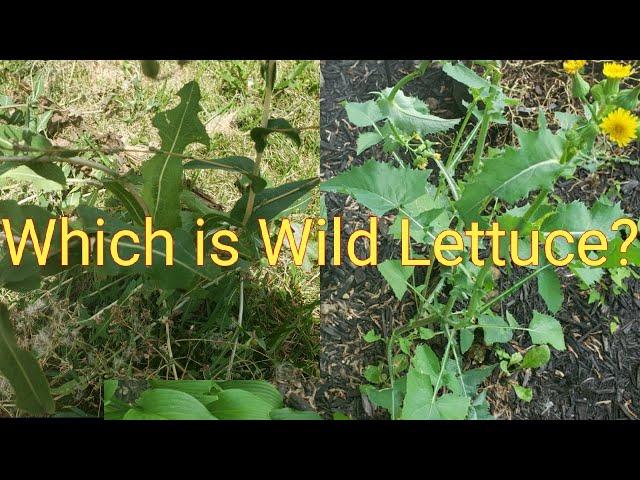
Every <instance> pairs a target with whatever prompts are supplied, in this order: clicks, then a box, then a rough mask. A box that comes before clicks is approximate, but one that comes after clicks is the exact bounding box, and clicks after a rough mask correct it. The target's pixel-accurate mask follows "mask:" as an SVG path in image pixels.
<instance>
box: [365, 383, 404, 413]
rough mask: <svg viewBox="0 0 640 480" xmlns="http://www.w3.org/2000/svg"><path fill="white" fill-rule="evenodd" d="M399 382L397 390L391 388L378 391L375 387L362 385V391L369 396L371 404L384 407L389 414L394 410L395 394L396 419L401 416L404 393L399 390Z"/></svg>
mask: <svg viewBox="0 0 640 480" xmlns="http://www.w3.org/2000/svg"><path fill="white" fill-rule="evenodd" d="M398 383H399V381H396V384H395V387H396V388H395V390H392V389H391V388H383V389H381V390H378V389H377V388H376V387H374V386H373V385H361V387H360V390H361V391H362V392H363V393H364V394H366V395H367V397H368V398H369V400H370V401H371V403H373V404H374V405H375V406H376V407H382V408H384V409H386V410H387V411H388V412H391V409H392V408H393V401H392V400H393V399H392V394H393V392H395V407H396V417H399V416H400V413H401V412H400V408H401V405H402V398H401V394H402V392H401V391H400V389H399V388H398Z"/></svg>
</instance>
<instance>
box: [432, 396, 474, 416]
mask: <svg viewBox="0 0 640 480" xmlns="http://www.w3.org/2000/svg"><path fill="white" fill-rule="evenodd" d="M470 406H471V400H470V399H469V397H463V396H459V395H454V394H452V393H445V394H444V395H442V396H441V397H439V398H438V399H437V400H436V402H435V405H434V409H435V410H437V412H438V417H439V419H442V420H464V419H465V418H467V414H468V413H469V407H470Z"/></svg>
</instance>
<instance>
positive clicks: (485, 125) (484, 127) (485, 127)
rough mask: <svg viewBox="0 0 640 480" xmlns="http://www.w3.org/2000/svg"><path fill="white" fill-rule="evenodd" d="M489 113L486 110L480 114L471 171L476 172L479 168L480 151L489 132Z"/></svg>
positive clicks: (482, 149) (482, 150)
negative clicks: (480, 121) (479, 124)
mask: <svg viewBox="0 0 640 480" xmlns="http://www.w3.org/2000/svg"><path fill="white" fill-rule="evenodd" d="M489 123H490V121H489V114H488V113H487V112H486V109H485V113H484V115H483V116H482V124H481V126H480V135H479V136H478V144H477V145H476V151H475V153H474V154H473V166H472V167H471V168H472V171H473V172H477V171H478V169H479V168H480V158H481V157H482V152H484V144H485V142H486V141H487V134H488V133H489Z"/></svg>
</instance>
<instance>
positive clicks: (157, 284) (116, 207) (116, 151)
mask: <svg viewBox="0 0 640 480" xmlns="http://www.w3.org/2000/svg"><path fill="white" fill-rule="evenodd" d="M314 66H315V64H314V63H312V62H299V63H296V64H294V65H291V64H290V63H287V65H286V69H285V70H284V72H283V73H281V74H280V75H277V73H276V63H275V62H274V61H270V62H267V63H266V64H265V65H264V66H263V67H262V70H263V75H262V77H261V78H260V77H258V78H255V68H254V67H255V62H253V63H252V62H223V63H219V62H196V63H194V64H193V65H190V66H189V69H190V70H189V72H192V73H194V75H195V77H196V78H197V79H198V81H188V82H185V78H184V77H185V76H186V75H187V74H186V73H185V71H184V70H183V67H179V66H177V65H175V64H172V63H169V62H166V63H163V64H162V65H161V66H160V67H161V68H159V69H158V71H157V72H156V74H155V75H152V76H155V77H156V80H155V81H156V82H158V83H159V86H158V87H157V88H156V89H155V91H151V92H150V89H148V88H144V85H145V82H148V80H143V79H142V78H141V77H139V76H138V75H137V74H136V75H133V73H134V72H136V71H137V63H135V62H125V63H124V65H123V67H122V70H118V69H117V68H115V67H113V65H111V64H101V65H100V67H99V68H101V69H103V74H104V75H105V76H106V77H107V78H110V77H109V76H113V77H114V79H113V81H112V83H109V81H108V82H107V87H106V88H108V89H110V90H112V92H113V94H112V95H110V96H109V97H108V98H106V99H104V96H103V95H102V94H103V93H104V92H98V91H95V90H92V88H94V86H92V85H93V83H92V82H91V81H90V80H91V75H93V73H92V72H91V71H89V70H88V69H87V67H86V64H83V63H82V62H70V63H69V64H66V66H65V68H64V69H60V70H57V69H55V68H53V67H52V66H51V65H50V64H46V63H45V64H44V65H41V68H40V69H39V70H38V73H37V74H36V76H37V78H35V79H34V88H33V92H32V93H30V95H29V97H28V99H27V101H26V102H25V103H24V104H15V103H14V102H13V100H12V99H11V98H9V97H3V98H2V99H1V110H0V115H1V117H2V118H1V120H0V147H1V148H2V150H1V153H0V180H3V181H5V182H6V183H5V185H6V186H7V189H8V191H9V192H10V193H9V196H10V197H9V198H20V197H22V200H20V201H15V200H4V201H2V202H0V211H1V214H0V216H1V217H2V218H8V219H11V221H12V223H14V224H15V226H16V230H20V231H21V230H22V226H23V225H24V222H25V218H26V217H32V218H34V219H35V223H36V228H37V229H38V231H39V232H42V230H41V228H42V225H43V223H46V221H47V220H48V219H49V218H52V217H57V216H60V215H71V216H72V220H73V221H72V226H73V227H74V228H80V229H83V230H84V231H86V232H89V233H90V234H92V235H95V220H96V218H97V217H102V218H104V219H105V220H106V224H107V225H112V226H118V225H119V226H123V225H126V226H127V227H128V228H130V229H132V230H134V231H136V232H138V233H140V234H141V235H142V237H144V235H143V230H142V229H141V226H140V223H141V221H142V220H143V219H144V216H147V215H149V216H152V217H153V219H154V225H155V227H156V228H162V227H164V228H167V229H168V230H170V231H171V232H172V234H173V237H174V240H175V242H176V253H175V256H176V261H177V264H178V265H177V268H172V269H168V268H160V267H158V268H155V267H154V268H147V269H145V268H142V269H124V268H121V267H118V266H117V265H115V264H110V265H107V266H106V268H103V269H99V268H89V269H86V268H82V267H80V266H79V265H78V260H79V258H77V257H74V255H73V254H72V262H71V265H69V266H68V267H65V268H59V267H58V268H55V266H56V265H59V260H58V259H57V258H55V256H56V255H57V254H58V253H57V252H58V249H57V248H56V246H55V244H56V242H55V241H54V247H53V249H52V252H53V253H52V254H51V257H50V258H49V259H48V262H47V267H44V268H40V267H37V265H36V264H35V263H34V260H33V258H34V257H33V252H32V251H31V250H28V251H27V252H26V254H25V255H26V258H27V261H25V262H23V263H22V265H21V266H20V267H12V266H10V265H9V262H8V258H7V255H6V252H3V253H5V255H3V257H2V260H0V263H1V265H2V268H1V272H2V273H0V285H1V286H2V287H3V288H4V289H6V290H5V291H6V292H18V293H19V295H18V296H16V295H14V294H9V295H7V296H5V298H6V297H10V298H6V299H7V300H9V299H13V300H12V301H13V302H14V304H16V306H19V305H20V303H22V307H23V308H18V309H16V310H17V311H18V313H17V314H16V315H14V318H13V319H12V320H10V319H9V315H8V312H7V311H5V313H3V315H2V325H1V327H2V332H3V336H2V340H1V341H2V342H3V345H2V350H4V351H10V352H13V353H12V355H11V356H8V357H3V358H2V359H0V360H1V362H0V371H2V373H3V374H4V376H5V377H6V378H8V379H9V380H10V383H11V385H12V388H13V390H14V391H15V405H16V406H17V407H18V408H19V409H21V410H25V411H27V412H29V413H31V414H33V415H41V414H50V413H52V412H53V411H54V400H59V399H61V398H67V399H68V398H69V395H70V394H72V393H74V392H81V393H82V395H80V396H82V397H83V398H84V402H82V401H79V402H77V403H76V404H80V405H81V407H82V409H83V410H86V411H88V412H96V411H99V409H100V408H101V406H100V404H99V401H98V402H94V401H93V400H94V399H96V398H99V396H97V395H95V393H96V392H97V391H99V390H100V388H101V382H96V372H99V374H100V375H103V374H106V375H108V376H109V377H119V378H131V377H143V378H149V377H158V376H163V377H170V378H173V379H174V380H180V379H184V378H227V379H231V378H232V377H235V376H239V375H242V377H243V378H263V377H265V375H267V374H268V373H269V371H270V370H273V369H275V368H276V367H277V365H278V363H279V362H280V361H282V359H283V358H285V357H286V360H287V361H291V359H293V361H294V362H295V363H297V364H299V365H301V366H303V367H305V368H308V373H310V374H313V373H314V369H313V368H312V366H311V364H310V363H311V361H310V358H312V357H310V355H313V351H314V350H315V349H317V346H316V345H315V344H314V343H313V341H312V336H313V331H314V330H315V324H314V323H315V322H314V321H313V318H314V317H315V313H313V309H314V308H315V307H316V306H317V300H314V299H313V297H314V292H317V290H316V288H317V287H316V286H315V285H305V284H304V283H305V282H306V281H307V280H308V279H307V278H305V279H304V281H303V280H302V279H298V280H293V277H292V275H291V273H290V272H285V279H288V282H285V283H284V285H283V282H282V281H281V280H278V282H277V283H278V286H277V288H276V289H274V288H273V283H274V281H273V277H270V274H268V273H264V271H263V269H262V268H261V264H260V261H259V255H258V253H259V249H258V246H259V241H260V237H259V235H258V230H257V223H256V213H255V212H256V211H258V210H259V209H261V208H262V209H263V210H261V212H262V211H264V209H265V207H266V206H269V209H268V214H267V215H261V216H266V217H267V218H268V219H269V221H270V222H277V221H278V219H279V217H280V216H281V215H283V212H285V211H286V214H287V216H290V217H292V218H294V219H295V218H296V216H297V215H298V214H297V212H298V211H302V210H303V209H304V208H305V207H308V208H315V205H316V202H317V201H315V200H313V199H311V198H310V196H309V192H311V191H312V189H313V188H314V186H315V185H316V184H317V182H318V181H317V179H315V178H309V179H308V180H306V181H297V182H292V180H295V179H297V178H299V176H300V175H301V174H302V175H307V176H315V175H316V174H317V156H316V155H317V153H316V152H317V146H318V141H317V139H315V138H311V137H313V135H306V134H305V132H302V133H301V130H299V129H296V128H294V127H293V126H292V124H291V123H289V121H287V120H285V119H284V118H282V117H284V116H289V117H290V118H292V120H293V121H294V122H296V123H301V126H302V127H303V129H305V128H306V129H309V130H310V131H313V128H314V127H315V126H314V124H313V120H311V121H310V120H309V111H308V108H307V107H305V106H303V107H302V108H300V105H303V104H301V102H299V101H297V100H298V99H296V98H295V96H299V95H303V96H307V95H310V96H313V95H316V94H317V79H314V78H313V71H314V70H315V68H314ZM4 67H5V68H7V69H8V70H11V71H12V72H13V73H15V77H16V78H18V77H19V76H20V75H19V74H20V73H24V72H23V71H22V70H23V69H25V68H26V66H25V64H21V63H9V64H6V65H4ZM144 68H145V69H146V71H148V65H147V66H145V67H144ZM153 68H155V67H152V69H153ZM185 68H186V67H185ZM221 69H222V70H223V71H228V72H231V73H233V72H235V73H236V74H237V77H230V76H228V75H227V76H225V75H224V74H223V75H220V76H218V75H217V74H218V73H219V72H220V70H221ZM34 70H35V68H34ZM69 70H70V71H69ZM123 72H124V75H125V77H128V78H127V79H126V80H125V81H124V82H122V81H121V78H120V77H121V76H122V74H123ZM150 73H153V72H150ZM227 77H228V78H227ZM52 78H55V81H47V80H51V79H52ZM232 79H233V81H231V80H232ZM178 81H179V82H182V83H184V85H183V86H182V88H180V89H179V90H180V92H179V95H178V97H175V96H174V95H173V94H172V92H173V91H175V90H177V89H178V88H177V85H176V83H177V82H178ZM75 83H78V84H80V85H82V86H85V85H90V86H89V88H88V89H86V91H85V92H83V95H87V96H92V95H93V96H95V98H96V99H98V98H100V99H102V100H103V101H104V102H103V104H102V105H100V106H99V107H100V108H97V109H96V112H92V111H86V110H83V111H77V112H76V114H77V115H78V116H83V117H91V118H93V119H95V120H94V122H95V124H94V125H93V127H94V129H95V130H96V131H98V132H101V134H107V135H106V136H105V137H100V136H97V135H95V134H93V133H89V132H81V133H79V134H77V136H76V138H72V139H71V140H72V142H73V143H71V142H69V144H66V145H63V146H60V145H55V144H52V142H50V140H49V138H48V137H49V136H50V126H51V123H52V119H55V111H54V110H56V109H55V108H53V107H52V108H49V109H45V112H44V113H42V112H41V111H40V110H41V105H39V104H38V102H43V97H42V92H43V88H44V85H45V84H49V85H51V86H52V87H53V88H52V89H51V91H50V92H49V96H50V97H51V98H53V99H54V100H53V102H56V105H55V106H60V103H66V107H69V108H67V110H66V111H69V109H70V108H71V109H72V108H73V100H69V98H70V96H69V90H70V89H71V88H72V86H73V85H74V84H75ZM200 84H204V85H206V86H214V87H215V88H207V89H205V90H202V91H201V89H200ZM111 87H113V88H111ZM229 88H230V89H231V90H229ZM211 92H215V93H214V98H207V95H210V94H211ZM220 92H222V94H224V95H233V97H232V98H231V99H229V98H228V97H227V99H226V100H225V101H220V100H221V97H222V94H221V93H220ZM289 92H291V93H289ZM202 96H204V97H205V98H201V97H202ZM290 97H294V98H293V100H289V99H288V98H290ZM257 99H259V100H257ZM281 100H282V101H281ZM57 102H59V103H57ZM290 102H292V103H290ZM84 105H86V104H84ZM292 105H297V106H298V107H297V109H292V108H291V106H292ZM212 106H213V109H212ZM105 110H106V111H107V112H111V118H109V116H108V115H107V118H105V116H104V115H103V113H102V112H104V111H105ZM56 111H57V110H56ZM47 112H48V113H47ZM153 112H156V113H155V116H154V120H153V125H151V124H149V122H148V120H147V116H148V113H153ZM313 112H314V113H317V109H313ZM225 115H229V116H228V117H227V118H231V119H232V121H227V123H226V125H227V126H226V127H225V126H224V125H222V126H221V125H220V124H221V123H224V122H220V121H218V122H216V121H217V120H220V119H221V117H223V116H225ZM64 120H65V121H68V120H69V119H68V118H67V119H64ZM110 120H115V122H114V121H111V122H110ZM302 122H304V123H302ZM178 125H182V126H184V128H182V127H179V126H178ZM256 125H258V126H257V127H256ZM244 127H246V128H247V129H249V128H250V129H251V132H250V135H246V134H245V133H244V132H243V131H242V130H243V129H244ZM114 130H117V131H118V132H123V133H124V134H125V135H130V136H128V137H125V142H121V143H119V142H113V138H112V137H109V134H111V133H112V132H113V131H114ZM302 135H304V136H305V138H306V140H305V145H304V148H303V149H302V150H300V147H301V136H302ZM212 141H213V142H214V145H215V146H214V147H213V148H211V146H210V143H211V142H212ZM139 143H143V144H146V145H145V146H140V147H129V146H128V145H131V144H134V145H135V144H139ZM210 149H211V150H214V151H215V152H216V154H217V155H219V156H220V157H221V158H215V159H211V154H210V153H209V152H210ZM250 149H254V150H255V157H254V159H252V158H249V157H248V156H246V155H249V152H250ZM276 151H280V154H278V155H273V153H272V152H276ZM299 154H301V155H303V158H302V161H300V160H299V159H298V155H299ZM263 156H268V158H269V161H268V163H267V162H263V161H262V157H263ZM314 161H315V164H314ZM300 165H303V167H304V168H303V169H302V170H303V171H302V172H301V171H300V170H301V169H300V167H299V166H300ZM26 178H29V181H28V183H26V184H25V182H24V180H25V179H26ZM212 184H215V185H216V188H214V189H210V185H212ZM19 185H26V186H25V187H20V186H19ZM196 185H198V187H196ZM276 185H277V186H276ZM210 190H213V191H210ZM274 192H277V193H278V195H277V196H274V195H273V193H274ZM6 194H7V192H5V195H6ZM213 194H217V195H216V196H214V195H213ZM5 198H6V197H5ZM305 198H306V199H307V201H305V202H303V201H302V200H303V199H305ZM294 202H295V205H296V209H295V210H291V209H290V208H289V207H290V205H292V204H293V203H294ZM224 205H235V206H234V207H233V208H230V209H228V210H227V208H225V207H224ZM199 217H200V218H203V219H204V221H205V231H206V236H207V239H208V238H210V236H211V235H213V234H214V233H215V232H216V231H217V230H219V229H222V228H233V229H235V230H236V231H238V232H239V234H240V237H241V245H242V247H241V255H242V261H241V262H240V264H238V265H236V266H235V267H234V268H232V269H222V268H218V267H215V266H210V267H205V268H202V267H197V268H194V267H195V257H194V252H193V245H194V240H193V239H194V237H195V225H196V223H195V220H196V218H199ZM92 229H93V230H92ZM112 233H113V231H111V232H107V235H110V234H112ZM76 247H77V248H78V249H79V248H80V245H79V244H77V245H76ZM132 248H134V247H133V245H129V246H125V247H124V248H122V249H121V253H123V255H122V256H123V257H126V256H127V254H126V253H124V252H125V251H126V250H127V249H129V251H133V250H131V249H132ZM3 250H4V249H3ZM78 252H79V250H78ZM78 252H76V253H78ZM153 261H154V265H161V264H162V263H164V253H163V252H161V251H160V250H158V251H156V252H154V259H153ZM5 267H6V268H5ZM254 279H256V281H257V283H256V284H255V286H254V284H253V281H254ZM265 285H266V287H267V288H265V289H264V290H263V289H262V288H261V287H264V286H265ZM42 288H46V289H48V291H49V295H47V296H46V297H45V298H46V299H50V298H64V297H66V298H68V302H67V303H66V305H65V311H64V316H63V317H64V318H63V317H61V319H60V321H56V322H50V320H51V317H52V315H55V310H56V309H57V308H58V306H59V305H61V303H60V302H59V301H51V302H49V301H46V302H43V304H42V310H41V312H40V313H38V317H39V320H38V322H37V326H35V327H33V328H34V330H30V331H28V332H26V331H25V332H20V333H23V334H24V337H27V336H30V337H31V338H33V339H34V344H33V345H30V346H28V345H22V344H21V342H17V341H16V339H15V338H14V336H13V333H12V331H13V327H14V326H15V325H16V324H17V323H19V321H20V320H19V315H21V314H22V313H24V312H25V311H26V309H25V306H26V303H28V302H29V301H31V300H32V299H34V298H36V297H35V296H34V295H33V293H29V292H42ZM315 296H316V298H317V293H316V295H315ZM301 297H302V298H301ZM262 301H270V302H271V303H270V306H272V307H273V308H269V307H268V306H265V305H263V304H262ZM291 318H295V319H296V321H297V322H298V323H296V327H297V328H296V329H291V328H286V327H287V325H288V324H289V322H290V320H291ZM40 322H42V323H40ZM20 338H22V335H20ZM79 344H81V345H79ZM26 347H31V348H30V350H31V351H33V352H35V353H37V354H38V357H39V358H40V359H46V365H47V370H45V372H44V373H43V372H42V371H41V370H40V367H39V365H38V362H36V360H35V358H34V357H33V356H32V355H31V354H30V353H28V351H27V349H26ZM78 353H81V354H84V355H86V357H85V358H74V357H73V356H74V355H76V354H78ZM82 364H84V365H82ZM79 365H82V366H79ZM50 378H54V379H55V387H54V388H52V389H50V388H49V386H48V383H49V379H50ZM76 395H77V393H76ZM78 400H79V399H78ZM58 413H59V414H61V413H63V412H61V411H60V409H58ZM65 413H66V414H69V413H72V414H73V413H81V411H79V410H73V411H71V412H69V411H67V412H65Z"/></svg>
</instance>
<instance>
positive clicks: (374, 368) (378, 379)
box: [362, 365, 383, 384]
mask: <svg viewBox="0 0 640 480" xmlns="http://www.w3.org/2000/svg"><path fill="white" fill-rule="evenodd" d="M362 375H363V376H364V378H365V379H366V380H367V382H369V383H375V384H378V383H382V380H383V379H382V370H381V368H380V367H379V366H378V365H367V367H366V368H365V369H364V372H363V373H362Z"/></svg>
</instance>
